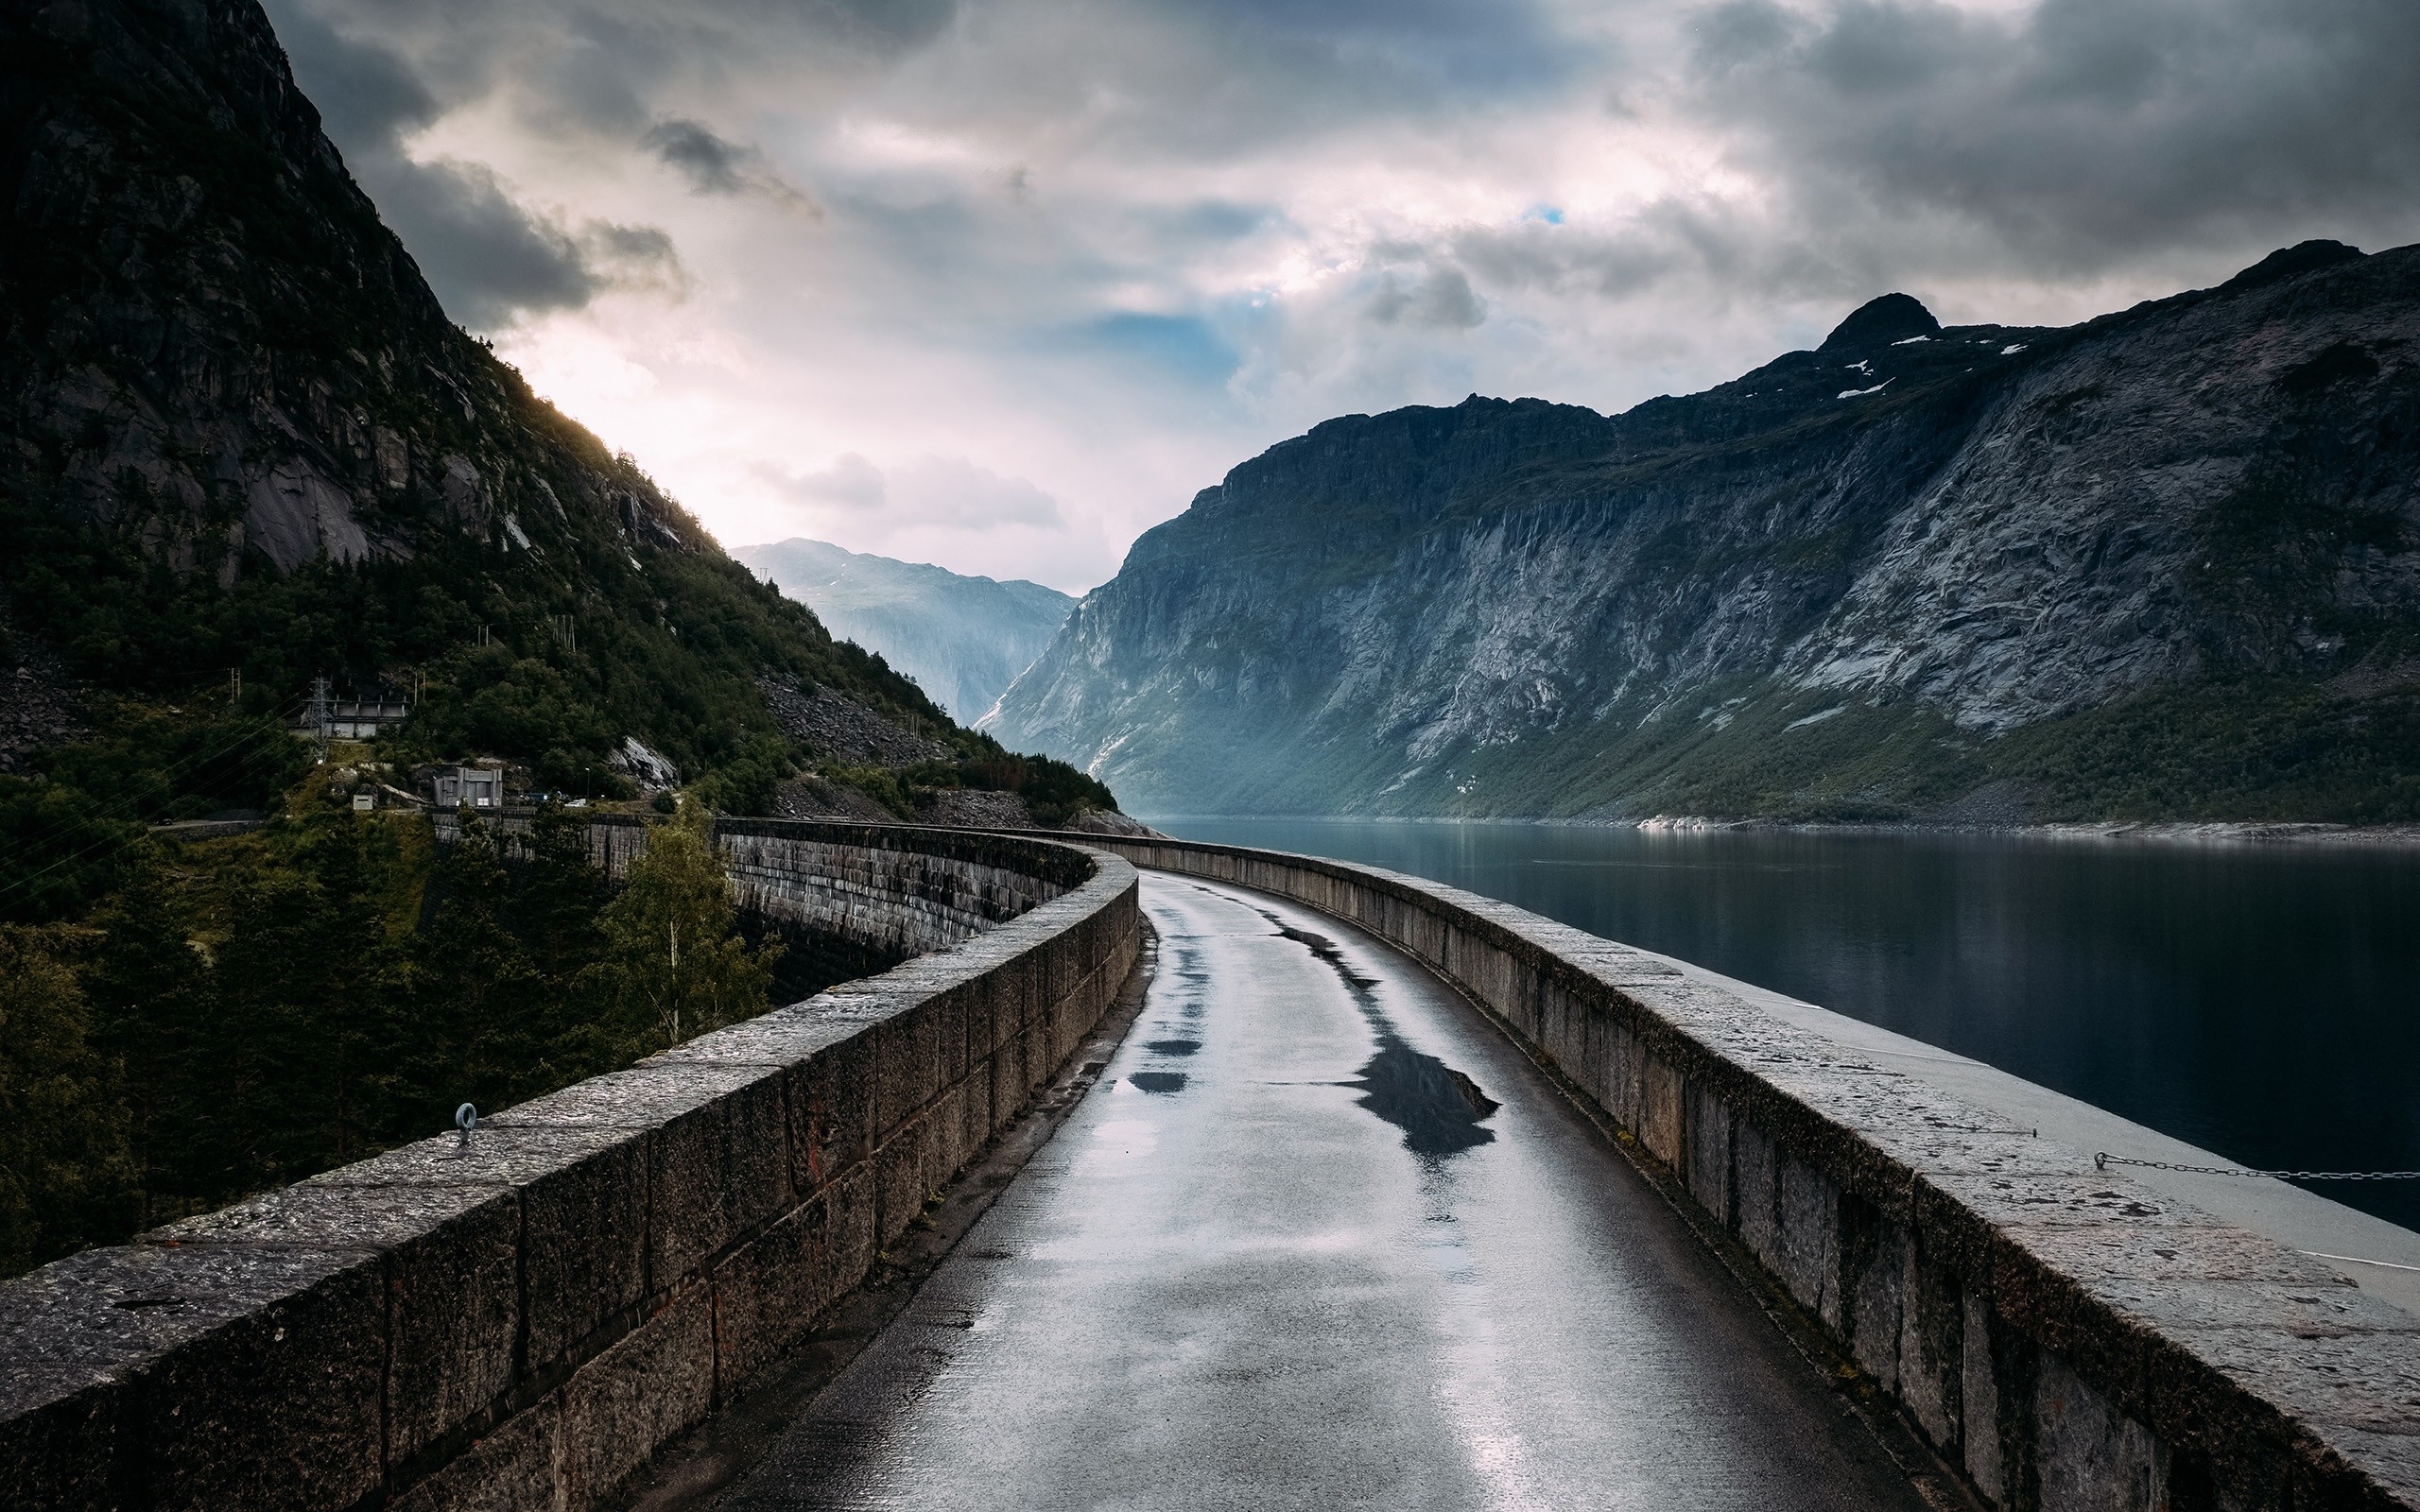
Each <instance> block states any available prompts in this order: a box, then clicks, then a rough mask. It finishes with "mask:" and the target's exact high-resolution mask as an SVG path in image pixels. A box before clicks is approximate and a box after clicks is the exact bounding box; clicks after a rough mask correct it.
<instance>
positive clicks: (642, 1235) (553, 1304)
mask: <svg viewBox="0 0 2420 1512" xmlns="http://www.w3.org/2000/svg"><path fill="white" fill-rule="evenodd" d="M648 1164H649V1162H648V1150H647V1142H646V1141H645V1140H644V1139H634V1140H622V1141H619V1142H616V1143H613V1144H609V1145H606V1146H604V1147H603V1148H600V1149H598V1150H596V1152H595V1153H594V1154H592V1155H589V1156H588V1157H586V1158H585V1159H582V1160H579V1161H578V1162H577V1163H575V1164H573V1165H570V1166H568V1167H566V1168H564V1169H562V1170H560V1171H556V1172H552V1173H549V1174H547V1175H545V1176H542V1177H538V1178H536V1179H535V1180H533V1181H531V1182H530V1183H529V1184H528V1185H527V1186H525V1187H523V1188H522V1191H521V1212H522V1241H521V1252H522V1267H523V1274H524V1276H525V1278H526V1288H527V1289H526V1294H525V1295H526V1297H527V1314H528V1316H527V1331H528V1332H527V1359H528V1361H529V1362H530V1363H531V1364H532V1365H535V1364H538V1363H541V1362H544V1361H551V1360H555V1359H559V1358H561V1357H562V1355H563V1354H565V1353H566V1352H568V1351H569V1350H570V1349H572V1348H573V1347H574V1346H575V1345H577V1344H578V1343H579V1341H580V1340H582V1339H584V1338H586V1337H588V1336H589V1335H590V1334H591V1333H593V1332H596V1329H597V1328H598V1327H599V1326H600V1325H602V1324H603V1323H604V1322H605V1320H606V1319H608V1318H610V1317H613V1316H614V1314H618V1313H620V1312H622V1311H623V1310H624V1309H626V1308H629V1307H631V1306H633V1305H635V1304H636V1303H637V1302H638V1300H639V1298H641V1297H645V1296H646V1295H647V1261H648V1243H647V1241H648Z"/></svg>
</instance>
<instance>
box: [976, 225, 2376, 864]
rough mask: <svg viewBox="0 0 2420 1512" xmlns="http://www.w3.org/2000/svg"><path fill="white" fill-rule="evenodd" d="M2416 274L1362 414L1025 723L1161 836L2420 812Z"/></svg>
mask: <svg viewBox="0 0 2420 1512" xmlns="http://www.w3.org/2000/svg"><path fill="white" fill-rule="evenodd" d="M2416 547H2420V248H2405V249H2399V250H2395V251H2390V252H2384V253H2380V254H2377V255H2376V256H2366V257H2365V256H2363V255H2361V254H2360V253H2359V252H2358V251H2356V250H2354V249H2351V248H2347V247H2342V246H2340V245H2338V244H2335V243H2329V242H2311V243H2306V244H2304V245H2302V246H2300V247H2296V248H2292V249H2287V250H2285V251H2281V252H2278V253H2276V254H2274V255H2273V256H2272V257H2270V258H2268V259H2267V260H2265V261H2264V262H2262V263H2261V264H2260V265H2258V266H2256V267H2253V268H2250V269H2247V270H2246V271H2245V272H2243V273H2242V274H2240V275H2238V276H2237V277H2236V278H2234V279H2231V280H2229V281H2228V282H2227V283H2224V284H2221V286H2220V287H2218V288H2215V289H2209V290H2201V291H2195V292H2190V293H2185V294H2180V295H2177V296H2175V297H2173V298H2169V299H2165V300H2160V301H2152V302H2150V303H2146V304H2143V305H2139V306H2137V307H2135V308H2134V309H2131V310H2127V311H2125V312H2122V313H2120V314H2116V315H2110V316H2105V317H2102V318H2098V319H2094V320H2090V321H2086V322H2084V323H2083V324H2082V325H2077V326H2073V327H2066V328H2061V329H2033V328H2009V327H2000V326H1969V327H1958V328H1950V329H1944V328H1942V327H1941V326H1940V325H1939V324H1938V323H1937V322H1936V321H1935V320H1934V318H1933V317H1932V316H1931V315H1930V314H1929V313H1928V312H1927V310H1926V309H1925V308H1924V306H1923V305H1921V304H1920V303H1918V302H1917V301H1915V300H1913V299H1910V298H1909V297H1908V296H1906V295H1895V294H1894V295H1890V296H1886V297H1885V298H1883V299H1880V300H1876V301H1874V302H1873V303H1871V304H1868V305H1866V306H1865V307H1864V308H1862V309H1860V310H1858V311H1857V312H1856V313H1854V314H1852V315H1851V316H1850V317H1849V318H1847V319H1846V320H1844V321H1843V322H1842V323H1841V326H1840V328H1839V329H1838V330H1836V331H1835V332H1833V333H1832V335H1831V336H1830V337H1829V338H1828V339H1827V340H1826V341H1824V344H1823V346H1822V347H1821V348H1820V349H1819V350H1817V351H1814V352H1790V353H1788V354H1787V355H1784V356H1782V357H1779V358H1777V359H1775V360H1774V361H1772V362H1771V363H1769V364H1767V365H1765V366H1764V367H1762V368H1759V369H1756V370H1755V371H1754V372H1752V373H1749V374H1747V375H1746V376H1745V377H1742V378H1739V379H1737V380H1736V381H1734V382H1731V383H1727V384H1724V385H1722V386H1720V387H1717V388H1713V389H1709V390H1707V391H1706V392H1703V393H1700V394H1695V395H1691V396H1688V397H1686V398H1677V399H1676V398H1660V399H1655V400H1651V401H1649V402H1648V403H1646V404H1641V405H1639V406H1637V407H1636V408H1634V409H1633V410H1630V411H1629V412H1627V413H1625V414H1622V415H1618V416H1613V417H1607V416H1604V415H1599V414H1598V413H1596V412H1594V411H1592V410H1587V409H1582V408H1578V407H1574V406H1571V405H1565V404H1547V403H1545V402H1543V401H1540V400H1535V399H1523V400H1517V401H1513V402H1510V403H1507V402H1504V401H1501V400H1491V399H1480V398H1478V397H1476V396H1474V397H1473V398H1471V399H1470V400H1468V401H1466V402H1465V403H1463V404H1460V405H1457V406H1455V407H1453V408H1450V409H1440V408H1426V407H1415V408H1409V409H1401V410H1396V411H1393V412H1392V413H1389V414H1384V415H1377V416H1365V415H1355V416H1348V417H1345V418H1343V419H1340V420H1335V421H1328V422H1327V423H1325V424H1322V425H1320V426H1318V427H1317V428H1315V429H1313V430H1312V431H1311V432H1310V433H1309V434H1307V435H1305V436H1302V437H1298V438H1295V439H1292V440H1289V441H1286V442H1284V443H1282V444H1280V445H1277V446H1275V447H1272V448H1271V449H1270V450H1269V451H1268V452H1266V453H1264V454H1262V455H1260V456H1258V457H1255V458H1253V460H1251V461H1249V462H1246V463H1244V464H1243V465H1241V466H1239V467H1237V468H1236V469H1235V470H1234V471H1233V472H1230V473H1229V474H1228V475H1227V477H1226V479H1225V480H1224V481H1223V482H1222V483H1220V484H1219V486H1218V487H1215V488H1211V489H1206V490H1202V492H1201V494H1200V495H1198V496H1197V497H1196V498H1195V500H1194V501H1193V504H1192V506H1191V507H1189V508H1188V509H1187V510H1186V511H1185V512H1184V514H1183V515H1181V516H1179V517H1178V518H1176V519H1174V520H1171V521H1169V522H1167V523H1166V524H1162V525H1160V526H1158V527H1157V528H1155V529H1153V530H1151V531H1150V532H1149V533H1147V534H1146V535H1145V536H1144V537H1143V538H1142V539H1141V540H1140V541H1137V542H1136V543H1135V545H1134V547H1133V549H1132V552H1131V553H1130V554H1129V556H1128V557H1127V559H1126V562H1125V564H1124V566H1123V568H1122V569H1121V570H1120V572H1119V573H1118V575H1117V576H1116V577H1115V579H1114V580H1113V581H1111V582H1109V583H1108V584H1106V585H1104V586H1102V587H1101V588H1099V589H1098V590H1096V591H1095V592H1094V593H1092V594H1090V595H1089V596H1088V597H1086V598H1085V599H1084V601H1083V602H1082V603H1081V604H1080V605H1079V606H1078V608H1077V610H1076V612H1075V613H1074V614H1073V615H1072V616H1070V617H1069V619H1068V622H1067V624H1066V626H1065V627H1063V629H1062V630H1061V631H1060V633H1059V636H1058V638H1057V639H1056V640H1055V641H1054V642H1053V643H1052V644H1051V647H1050V649H1049V650H1048V651H1047V652H1046V654H1045V655H1044V656H1043V658H1042V659H1041V661H1039V662H1036V663H1035V665H1034V666H1033V667H1032V668H1031V669H1030V670H1029V671H1028V672H1027V673H1026V674H1025V676H1024V677H1022V678H1021V679H1018V681H1017V683H1016V684H1015V685H1014V686H1013V687H1012V688H1011V690H1010V691H1009V693H1008V695H1007V696H1005V697H1004V699H1003V700H1002V703H1001V708H1000V712H999V714H998V716H997V718H996V719H995V720H994V724H993V726H992V727H991V728H993V729H994V730H995V732H997V733H998V734H999V735H1000V736H1001V737H1002V738H1003V739H1007V740H1010V741H1012V742H1020V743H1025V744H1029V745H1032V746H1036V747H1041V748H1043V749H1046V750H1049V751H1052V752H1054V753H1056V754H1059V755H1062V756H1063V757H1065V758H1066V759H1067V760H1069V761H1071V762H1074V763H1076V764H1078V765H1084V766H1087V767H1088V768H1089V769H1091V770H1092V771H1094V772H1095V773H1096V774H1097V775H1098V776H1100V777H1102V778H1104V779H1106V780H1109V781H1111V782H1115V784H1116V785H1117V786H1118V788H1119V790H1120V791H1121V792H1122V793H1124V794H1125V796H1126V798H1127V799H1128V802H1129V804H1130V806H1132V807H1136V808H1140V809H1142V810H1143V811H1144V812H1146V813H1150V812H1160V813H1174V812H1197V813H1253V812H1261V813H1287V812H1340V813H1368V814H1396V815H1414V816H1417V815H1469V816H1480V815H1498V816H1568V817H1589V818H1604V819H1614V818H1628V817H1641V816H1652V815H1658V814H1665V815H1703V816H1759V815H1761V816H1789V817H1803V818H1816V817H1831V818H1933V819H1945V820H1965V819H1978V820H2016V819H2033V818H2040V819H2048V818H2083V817H2171V818H2179V817H2212V818H2309V819H2338V820H2376V819H2408V818H2411V817H2415V816H2420V550H2416V549H2415V548H2416Z"/></svg>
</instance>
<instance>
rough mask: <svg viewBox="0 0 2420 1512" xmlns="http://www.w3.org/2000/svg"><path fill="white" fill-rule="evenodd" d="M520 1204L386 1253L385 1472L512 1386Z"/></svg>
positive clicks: (495, 1207)
mask: <svg viewBox="0 0 2420 1512" xmlns="http://www.w3.org/2000/svg"><path fill="white" fill-rule="evenodd" d="M520 1239H521V1213H520V1204H519V1202H518V1201H517V1200H511V1199H508V1200H504V1201H499V1202H494V1203H490V1204H487V1205H485V1206H483V1207H482V1208H480V1209H478V1210H476V1211H474V1212H472V1213H469V1214H466V1215H465V1216H464V1218H463V1219H462V1220H461V1221H458V1222H456V1223H452V1224H448V1225H446V1226H445V1227H444V1228H443V1229H438V1230H436V1231H434V1232H432V1233H429V1234H426V1235H424V1236H423V1237H421V1238H419V1239H416V1240H415V1241H413V1242H411V1243H409V1244H406V1245H404V1246H399V1247H398V1248H396V1249H395V1250H393V1251H391V1252H389V1255H388V1260H387V1295H388V1302H389V1309H390V1312H389V1323H388V1327H389V1363H388V1390H387V1453H388V1463H389V1466H393V1465H398V1464H401V1463H403V1462H404V1461H405V1460H406V1459H407V1458H409V1457H410V1456H411V1455H414V1454H417V1453H419V1452H421V1451H422V1450H423V1449H425V1448H426V1447H427V1446H428V1445H429V1444H431V1443H433V1442H435V1441H436V1440H437V1439H438V1438H439V1437H441V1436H442V1435H444V1434H445V1433H446V1432H448V1431H449V1430H451V1429H453V1428H455V1427H457V1426H458V1425H460V1424H462V1423H464V1422H465V1421H469V1420H472V1419H474V1418H475V1417H481V1416H484V1414H485V1413H486V1410H487V1408H488V1406H489V1405H490V1403H492V1402H493V1401H494V1400H495V1399H496V1398H497V1397H499V1396H501V1395H502V1394H503V1393H504V1392H505V1391H506V1390H507V1389H508V1388H509V1387H510V1385H511V1384H512V1378H513V1374H514V1367H515V1364H516V1360H515V1356H516V1354H517V1352H518V1350H517V1345H518V1343H519V1337H518V1335H519V1330H520V1323H521V1277H520V1266H519V1259H520V1255H519V1249H520Z"/></svg>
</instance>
